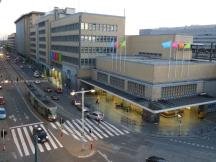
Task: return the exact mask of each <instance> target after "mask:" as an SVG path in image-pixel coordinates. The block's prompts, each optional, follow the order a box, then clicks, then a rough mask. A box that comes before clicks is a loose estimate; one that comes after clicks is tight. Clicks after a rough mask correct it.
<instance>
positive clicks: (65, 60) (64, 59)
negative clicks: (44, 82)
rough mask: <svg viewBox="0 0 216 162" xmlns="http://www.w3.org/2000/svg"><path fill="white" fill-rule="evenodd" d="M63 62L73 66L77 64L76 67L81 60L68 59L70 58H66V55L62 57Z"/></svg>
mask: <svg viewBox="0 0 216 162" xmlns="http://www.w3.org/2000/svg"><path fill="white" fill-rule="evenodd" d="M62 61H64V62H68V63H72V64H75V65H78V64H79V59H78V58H75V57H68V56H64V55H62Z"/></svg>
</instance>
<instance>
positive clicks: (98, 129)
mask: <svg viewBox="0 0 216 162" xmlns="http://www.w3.org/2000/svg"><path fill="white" fill-rule="evenodd" d="M86 121H87V123H89V124H90V125H92V126H93V127H94V128H95V129H96V130H97V131H98V132H100V133H101V134H102V135H103V136H104V137H106V138H108V137H109V136H108V135H107V134H106V133H104V132H103V131H102V130H101V129H100V128H98V127H97V126H96V125H95V124H94V123H92V122H91V121H90V120H88V119H86Z"/></svg>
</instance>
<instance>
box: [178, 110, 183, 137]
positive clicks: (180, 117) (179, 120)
mask: <svg viewBox="0 0 216 162" xmlns="http://www.w3.org/2000/svg"><path fill="white" fill-rule="evenodd" d="M177 118H178V122H179V136H181V119H182V116H181V115H180V114H178V115H177Z"/></svg>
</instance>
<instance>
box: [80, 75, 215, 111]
mask: <svg viewBox="0 0 216 162" xmlns="http://www.w3.org/2000/svg"><path fill="white" fill-rule="evenodd" d="M80 81H81V82H83V83H86V84H89V85H91V86H93V87H96V88H99V89H101V90H104V91H106V92H107V93H109V94H112V95H114V96H117V97H119V98H121V99H123V100H126V101H128V102H129V103H132V104H134V105H136V106H139V107H140V108H142V109H144V110H147V111H149V112H151V113H154V114H157V113H161V112H167V111H171V110H178V109H183V108H186V107H193V106H199V105H206V104H211V103H216V98H215V97H211V96H207V95H203V96H188V97H183V98H178V99H169V100H159V101H148V100H146V99H143V98H139V97H136V96H133V95H131V94H128V93H125V92H123V91H120V90H118V89H115V88H113V87H110V86H107V85H104V84H102V83H99V82H97V81H94V80H92V79H86V78H85V79H81V80H80Z"/></svg>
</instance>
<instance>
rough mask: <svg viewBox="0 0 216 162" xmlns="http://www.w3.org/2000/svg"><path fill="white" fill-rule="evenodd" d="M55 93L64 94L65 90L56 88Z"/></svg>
mask: <svg viewBox="0 0 216 162" xmlns="http://www.w3.org/2000/svg"><path fill="white" fill-rule="evenodd" d="M55 92H56V93H63V90H62V89H61V88H56V90H55Z"/></svg>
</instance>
